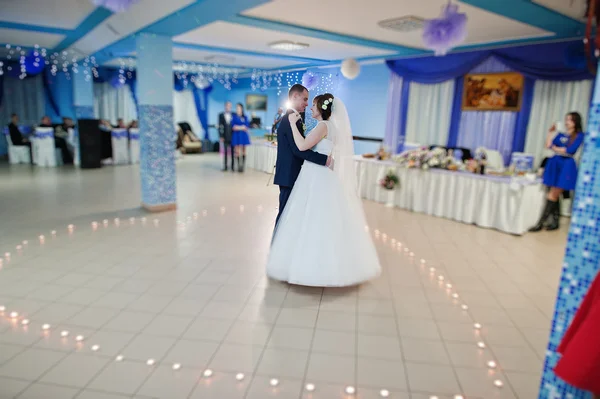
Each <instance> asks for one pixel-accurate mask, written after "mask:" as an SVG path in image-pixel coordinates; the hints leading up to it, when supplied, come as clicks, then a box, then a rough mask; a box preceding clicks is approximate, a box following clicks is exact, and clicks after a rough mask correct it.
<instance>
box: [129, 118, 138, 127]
mask: <svg viewBox="0 0 600 399" xmlns="http://www.w3.org/2000/svg"><path fill="white" fill-rule="evenodd" d="M137 128H139V126H138V121H136V120H135V119H134V120H132V121H131V123H129V126H128V127H127V129H137Z"/></svg>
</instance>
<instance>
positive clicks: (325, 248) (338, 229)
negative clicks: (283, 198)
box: [267, 99, 381, 287]
mask: <svg viewBox="0 0 600 399" xmlns="http://www.w3.org/2000/svg"><path fill="white" fill-rule="evenodd" d="M340 103H341V102H339V100H337V99H335V100H334V113H335V112H336V111H337V109H339V108H343V109H341V110H340V112H342V111H343V112H344V113H345V107H343V104H341V106H339V105H338V104H340ZM336 107H337V108H336ZM332 116H333V115H332ZM346 118H347V113H346ZM332 119H333V118H332ZM320 123H325V124H326V125H327V129H328V134H327V136H326V137H325V138H324V139H323V140H321V141H320V142H319V143H318V144H317V145H316V147H315V148H314V150H315V151H317V152H319V153H321V154H325V155H329V154H332V152H333V153H334V154H336V151H335V145H336V144H337V142H338V141H339V142H340V146H342V141H341V140H336V139H335V138H336V137H337V138H340V135H349V137H345V138H344V141H343V142H344V143H345V147H347V146H348V141H349V143H350V144H349V145H350V146H351V145H352V132H351V131H347V132H345V131H339V126H337V125H336V124H335V123H331V122H329V121H323V122H320ZM348 129H350V127H349V121H348ZM334 141H336V144H334ZM347 151H348V149H346V152H347ZM349 151H352V154H345V155H341V154H339V153H338V157H334V159H335V167H334V169H335V171H332V170H331V169H329V168H327V167H324V166H320V165H316V164H313V163H310V162H304V165H303V166H302V170H301V171H300V175H299V176H298V179H297V180H296V183H295V185H294V188H293V190H292V193H291V195H290V198H289V200H288V202H287V205H286V207H285V209H284V210H283V214H282V215H281V218H280V219H279V223H278V224H277V227H276V232H275V237H274V239H273V242H272V246H271V252H270V254H269V260H268V262H267V275H268V276H269V277H271V278H274V279H276V280H280V281H286V282H288V283H290V284H298V285H305V286H316V287H343V286H351V285H356V284H359V283H362V282H364V281H367V280H370V279H372V278H374V277H377V276H378V275H379V274H380V272H381V266H380V264H379V259H378V257H377V252H376V250H375V246H374V244H373V241H372V240H371V237H370V235H369V234H368V232H367V231H366V219H365V216H364V211H363V208H362V202H361V200H360V198H359V197H358V195H357V193H356V189H355V180H356V173H355V172H354V160H353V159H352V158H353V157H352V155H353V150H349ZM348 157H350V159H347V158H348ZM348 161H351V163H350V162H348ZM345 165H346V166H348V167H350V168H351V169H348V170H346V171H345V172H343V171H341V170H340V169H343V168H344V166H345ZM348 183H349V184H348Z"/></svg>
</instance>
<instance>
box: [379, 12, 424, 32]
mask: <svg viewBox="0 0 600 399" xmlns="http://www.w3.org/2000/svg"><path fill="white" fill-rule="evenodd" d="M423 22H424V20H423V18H419V17H415V16H414V15H408V16H405V17H400V18H393V19H386V20H384V21H379V23H378V24H377V25H379V26H380V27H382V28H384V29H390V30H394V31H396V32H412V31H415V30H419V29H421V28H423Z"/></svg>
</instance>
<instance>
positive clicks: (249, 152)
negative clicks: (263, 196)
mask: <svg viewBox="0 0 600 399" xmlns="http://www.w3.org/2000/svg"><path fill="white" fill-rule="evenodd" d="M276 160H277V146H276V145H274V144H271V143H269V142H268V141H260V140H255V141H254V142H253V143H252V145H249V146H248V147H246V167H248V168H251V169H256V170H260V171H261V172H265V173H273V172H274V170H275V161H276Z"/></svg>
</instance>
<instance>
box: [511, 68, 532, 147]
mask: <svg viewBox="0 0 600 399" xmlns="http://www.w3.org/2000/svg"><path fill="white" fill-rule="evenodd" d="M534 85H535V79H532V78H530V77H527V76H526V77H525V84H524V85H523V95H522V97H521V111H520V112H519V113H518V114H517V120H516V122H515V133H514V136H513V143H512V152H523V151H524V150H525V139H526V138H527V126H528V125H529V116H530V115H531V106H532V105H533V87H534Z"/></svg>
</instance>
